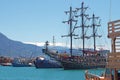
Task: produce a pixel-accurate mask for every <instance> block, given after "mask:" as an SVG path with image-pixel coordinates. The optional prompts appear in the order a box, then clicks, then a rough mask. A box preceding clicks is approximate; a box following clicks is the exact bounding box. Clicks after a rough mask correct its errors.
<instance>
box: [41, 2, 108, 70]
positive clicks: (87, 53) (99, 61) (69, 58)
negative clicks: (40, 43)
mask: <svg viewBox="0 0 120 80" xmlns="http://www.w3.org/2000/svg"><path fill="white" fill-rule="evenodd" d="M86 9H87V7H84V3H83V2H82V4H81V8H76V10H75V11H73V10H72V7H70V10H69V11H66V12H65V13H66V14H69V20H68V21H63V23H66V22H67V23H68V24H69V26H70V32H69V34H68V35H63V36H62V37H70V55H67V54H66V53H65V54H63V55H61V54H59V53H58V52H57V51H56V52H52V51H50V50H49V49H48V45H49V44H48V41H47V42H46V48H45V49H43V52H44V53H46V54H47V55H49V56H51V57H53V58H55V59H56V60H57V61H60V62H61V64H62V66H63V68H64V69H92V68H105V66H106V57H105V56H103V55H101V54H100V51H97V50H96V45H95V44H96V42H95V38H96V37H101V36H99V35H96V30H95V26H99V25H96V24H95V18H97V17H95V15H94V14H93V16H92V21H93V24H92V27H93V35H92V36H86V35H85V34H86V33H85V27H88V26H86V25H85V21H84V20H85V19H84V18H85V17H88V15H86V14H85V10H86ZM79 10H81V14H80V15H75V14H76V13H77V12H78V11H79ZM79 16H80V17H81V23H82V24H81V26H76V25H77V22H78V20H74V17H79ZM89 19H90V18H89ZM73 22H75V25H74V26H73ZM76 28H82V36H81V37H80V38H81V39H82V41H83V42H82V43H83V49H82V53H83V55H82V56H76V55H73V48H72V44H73V42H72V41H73V37H74V36H78V35H75V33H74V32H75V29H76ZM90 37H93V38H94V50H86V49H85V38H88V39H89V38H90Z"/></svg>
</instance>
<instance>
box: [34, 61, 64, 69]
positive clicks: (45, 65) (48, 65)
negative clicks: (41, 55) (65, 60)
mask: <svg viewBox="0 0 120 80" xmlns="http://www.w3.org/2000/svg"><path fill="white" fill-rule="evenodd" d="M34 64H35V67H36V68H61V67H62V66H61V65H60V64H59V63H57V62H51V61H49V60H37V61H34Z"/></svg>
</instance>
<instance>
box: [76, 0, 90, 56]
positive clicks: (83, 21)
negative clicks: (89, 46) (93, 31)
mask: <svg viewBox="0 0 120 80" xmlns="http://www.w3.org/2000/svg"><path fill="white" fill-rule="evenodd" d="M87 8H88V7H84V2H82V4H81V8H76V9H77V11H78V10H81V11H80V15H77V16H76V17H79V16H80V17H81V25H80V26H78V27H76V28H79V27H81V28H82V36H81V37H80V38H76V39H82V41H83V56H84V54H85V52H84V50H85V38H89V37H88V36H86V35H85V34H86V33H85V27H87V28H88V27H89V26H86V25H85V22H86V20H85V18H86V19H88V16H89V15H87V14H85V11H86V9H87Z"/></svg>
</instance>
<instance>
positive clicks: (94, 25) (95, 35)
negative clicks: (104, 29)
mask: <svg viewBox="0 0 120 80" xmlns="http://www.w3.org/2000/svg"><path fill="white" fill-rule="evenodd" d="M90 19H92V28H93V34H92V35H91V37H93V40H94V51H96V37H101V35H97V34H96V32H97V29H96V28H95V27H96V26H97V27H98V26H100V23H99V24H96V19H99V17H95V15H94V14H93V16H92V17H91V18H90Z"/></svg>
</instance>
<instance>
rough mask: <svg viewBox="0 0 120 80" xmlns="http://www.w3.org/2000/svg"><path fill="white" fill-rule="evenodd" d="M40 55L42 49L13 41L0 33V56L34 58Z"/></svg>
mask: <svg viewBox="0 0 120 80" xmlns="http://www.w3.org/2000/svg"><path fill="white" fill-rule="evenodd" d="M39 55H42V47H38V46H35V45H32V44H25V43H22V42H20V41H14V40H11V39H9V38H7V37H6V36H5V35H3V34H2V33H0V56H8V57H36V56H39Z"/></svg>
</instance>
